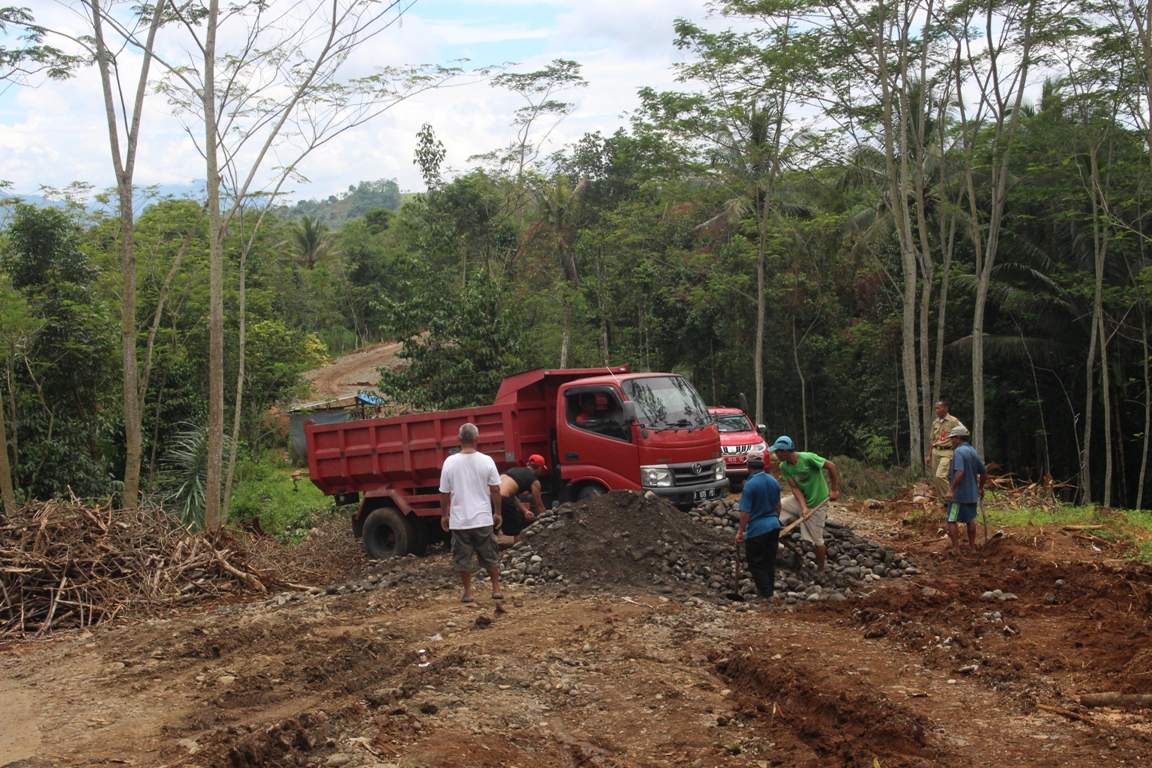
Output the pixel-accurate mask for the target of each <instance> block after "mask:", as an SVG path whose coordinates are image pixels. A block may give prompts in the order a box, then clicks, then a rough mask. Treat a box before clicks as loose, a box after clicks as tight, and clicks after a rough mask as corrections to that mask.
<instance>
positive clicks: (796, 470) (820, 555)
mask: <svg viewBox="0 0 1152 768" xmlns="http://www.w3.org/2000/svg"><path fill="white" fill-rule="evenodd" d="M768 450H770V451H772V452H774V453H775V454H776V458H777V459H779V461H777V463H776V464H777V466H778V467H780V479H781V480H783V481H784V482H786V483H788V485H790V486H791V487H792V495H791V496H789V497H788V498H786V499H784V500H783V501H782V502H780V524H781V525H784V526H785V527H786V526H787V525H788V524H789V523H791V522H792V521H794V520H796V519H799V520H800V521H801V522H800V538H801V539H802V540H804V541H807V542H809V543H811V544H812V546H813V547H815V548H816V570H817V571H819V572H820V573H823V572H824V556H825V554H826V552H827V549H826V548H825V546H824V522H825V521H826V520H827V519H828V507H829V503H828V502H829V501H835V500H836V499H838V498H840V472H839V471H838V470H837V469H836V465H835V464H834V463H832V462H831V461H829V460H828V459H825V458H824V457H823V456H817V455H816V454H814V453H808V452H807V451H797V450H796V446H795V445H793V444H792V438H790V437H788V436H787V435H781V436H780V437H778V438H776V442H775V443H773V444H772V447H771V448H769V449H768ZM825 469H826V470H828V477H829V479H831V481H832V484H831V488H829V486H828V483H826V482H824V472H823V471H822V470H825Z"/></svg>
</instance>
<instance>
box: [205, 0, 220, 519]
mask: <svg viewBox="0 0 1152 768" xmlns="http://www.w3.org/2000/svg"><path fill="white" fill-rule="evenodd" d="M219 18H220V0H209V2H208V18H207V27H206V29H205V34H204V86H203V93H202V95H201V98H202V99H203V103H204V155H205V160H206V168H207V175H208V232H209V235H208V237H209V241H208V467H207V480H206V482H205V489H204V527H205V528H206V529H207V530H209V531H213V530H216V529H218V528H220V526H221V525H222V524H223V523H224V522H226V521H224V520H222V519H221V518H220V480H221V474H222V470H223V462H224V231H223V230H224V227H223V220H222V219H221V216H220V166H219V160H218V149H219V140H220V138H219V136H218V135H217V128H216V31H217V27H218V24H219Z"/></svg>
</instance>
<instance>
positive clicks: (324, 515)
mask: <svg viewBox="0 0 1152 768" xmlns="http://www.w3.org/2000/svg"><path fill="white" fill-rule="evenodd" d="M295 471H296V468H295V467H293V466H292V464H291V463H290V462H288V461H287V460H286V459H283V458H280V457H277V456H274V455H271V454H266V455H264V456H261V457H255V458H253V459H250V460H247V461H244V462H242V463H240V464H238V465H237V467H236V479H235V481H234V483H235V484H234V486H233V489H232V506H231V509H230V511H229V517H230V519H231V521H232V522H239V521H242V520H250V519H252V518H257V519H259V520H260V527H261V528H263V529H264V530H265V531H267V532H268V533H270V534H272V535H273V536H275V537H276V538H277V539H279V540H280V541H282V542H286V543H290V542H295V541H296V540H298V539H300V538H301V537H303V536H304V535H305V534H307V533H308V531H309V530H311V529H312V528H313V527H314V526H315V525H316V524H317V523H320V522H322V521H324V520H327V519H328V518H330V517H332V516H333V514H335V511H336V507H335V505H334V504H333V503H332V499H330V498H329V497H327V496H325V495H324V494H323V493H322V492H321V491H320V489H319V488H317V487H316V486H315V485H313V484H312V481H311V480H309V479H308V475H307V473H304V474H303V475H302V476H300V477H298V478H293V477H292V473H293V472H295Z"/></svg>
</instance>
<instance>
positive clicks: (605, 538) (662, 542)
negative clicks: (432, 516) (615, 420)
mask: <svg viewBox="0 0 1152 768" xmlns="http://www.w3.org/2000/svg"><path fill="white" fill-rule="evenodd" d="M739 519H740V513H739V511H738V509H737V505H736V502H734V501H713V502H708V503H706V504H703V505H700V506H698V507H695V508H694V509H692V510H690V511H689V512H688V514H687V515H685V514H684V513H682V512H680V511H678V510H677V509H675V508H674V507H672V506H670V505H669V504H667V503H665V502H663V501H661V500H659V499H651V498H645V497H641V496H639V495H637V494H635V493H631V492H629V491H617V492H614V493H610V494H607V495H605V496H599V497H595V498H593V499H589V500H586V501H580V502H575V503H569V504H563V505H561V506H559V507H557V508H555V509H553V510H549V511H548V512H546V513H545V514H544V515H542V516H541V517H540V518H539V519H538V520H537V521H536V522H534V523H533V524H532V525H531V526H529V527H528V528H527V529H525V531H524V533H523V540H522V541H521V542H520V543H518V544H516V545H515V546H513V547H512V549H511V550H509V551H508V552H507V553H506V554H505V567H504V569H503V570H502V571H501V579H502V580H504V581H507V582H512V583H520V584H524V585H527V586H538V585H545V584H555V585H560V586H561V587H571V588H579V589H609V588H611V589H615V590H619V589H621V588H632V589H637V590H648V591H653V590H654V591H657V592H661V593H663V594H668V595H675V596H676V597H680V598H687V597H690V596H691V597H697V598H709V599H715V598H717V597H722V596H724V595H728V594H729V593H732V592H733V591H734V589H733V582H734V577H735V562H734V560H733V556H734V554H735V549H734V538H735V534H736V526H737V523H738V521H739ZM825 536H826V542H825V543H826V545H827V547H828V553H827V554H828V557H827V568H826V573H824V574H818V573H817V572H816V563H815V554H814V552H812V551H811V547H809V546H808V545H805V544H803V543H802V542H801V541H800V532H799V531H793V532H792V533H790V534H788V535H787V536H786V537H785V539H784V540H783V541H782V542H781V550H780V556H779V558H778V560H777V570H776V594H777V595H778V596H779V597H780V598H781V599H782V600H784V601H785V602H787V603H788V604H795V603H797V602H800V601H809V602H820V601H833V602H836V601H841V600H844V599H846V597H847V596H850V595H852V594H853V589H854V588H860V587H863V586H865V585H867V584H868V583H870V582H873V581H877V580H880V579H883V578H900V577H903V576H914V575H916V574H918V573H919V571H918V570H917V569H916V567H915V566H914V565H913V564H912V563H911V562H909V561H908V560H907V559H906V558H905V557H904V556H903V555H902V554H900V553H897V552H896V551H895V550H894V549H893V548H892V547H887V546H881V545H879V544H877V543H876V542H873V541H867V540H865V539H862V538H860V537H859V536H857V535H856V534H854V533H853V532H852V530H851V529H849V528H846V527H844V526H842V525H840V524H839V523H837V522H835V521H832V520H829V521H828V524H827V526H826V529H825ZM741 558H742V553H741ZM740 571H741V581H740V583H739V585H738V586H737V587H736V590H735V591H736V592H738V594H739V595H741V597H742V598H743V599H753V598H755V597H756V589H755V586H754V585H753V583H752V580H751V577H750V576H749V574H748V572H747V568H746V566H745V564H744V563H743V562H741V568H740Z"/></svg>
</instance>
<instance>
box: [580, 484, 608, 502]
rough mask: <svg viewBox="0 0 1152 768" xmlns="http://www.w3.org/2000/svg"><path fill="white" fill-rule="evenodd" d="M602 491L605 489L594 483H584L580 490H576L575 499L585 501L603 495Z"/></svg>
mask: <svg viewBox="0 0 1152 768" xmlns="http://www.w3.org/2000/svg"><path fill="white" fill-rule="evenodd" d="M604 493H605V491H604V489H603V488H601V487H600V486H598V485H596V484H595V483H592V484H589V485H585V486H584V487H582V488H581V489H580V490H578V491H576V501H587V500H588V499H594V498H596V497H597V496H603V495H604Z"/></svg>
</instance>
